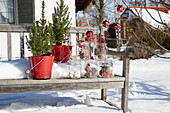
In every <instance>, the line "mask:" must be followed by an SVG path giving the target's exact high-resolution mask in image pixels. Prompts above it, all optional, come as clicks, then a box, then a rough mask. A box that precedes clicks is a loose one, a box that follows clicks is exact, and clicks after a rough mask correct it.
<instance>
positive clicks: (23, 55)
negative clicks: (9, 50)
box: [20, 32, 25, 58]
mask: <svg viewBox="0 0 170 113" xmlns="http://www.w3.org/2000/svg"><path fill="white" fill-rule="evenodd" d="M20 55H21V58H24V57H25V52H24V32H20Z"/></svg>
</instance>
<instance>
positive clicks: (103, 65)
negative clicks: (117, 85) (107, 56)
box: [98, 60, 114, 78]
mask: <svg viewBox="0 0 170 113" xmlns="http://www.w3.org/2000/svg"><path fill="white" fill-rule="evenodd" d="M98 70H99V71H98V73H99V77H106V78H108V77H113V76H114V73H113V60H99V61H98Z"/></svg>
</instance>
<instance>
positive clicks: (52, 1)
mask: <svg viewBox="0 0 170 113" xmlns="http://www.w3.org/2000/svg"><path fill="white" fill-rule="evenodd" d="M42 1H43V0H35V20H39V19H40V18H41V10H42V8H41V5H42ZM44 1H45V18H46V19H47V21H50V22H52V13H53V12H54V7H57V4H56V2H58V3H59V4H60V0H44ZM64 4H65V5H68V7H69V12H70V18H72V21H71V22H72V27H75V26H76V16H75V0H64Z"/></svg>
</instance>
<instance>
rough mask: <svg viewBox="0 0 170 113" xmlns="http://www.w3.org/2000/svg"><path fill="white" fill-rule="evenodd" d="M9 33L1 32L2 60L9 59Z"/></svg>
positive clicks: (0, 52) (0, 47) (0, 53)
mask: <svg viewBox="0 0 170 113" xmlns="http://www.w3.org/2000/svg"><path fill="white" fill-rule="evenodd" d="M7 56H8V54H7V33H3V32H1V33H0V60H7Z"/></svg>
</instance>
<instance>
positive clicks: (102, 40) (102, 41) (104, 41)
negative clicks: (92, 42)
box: [98, 38, 106, 43]
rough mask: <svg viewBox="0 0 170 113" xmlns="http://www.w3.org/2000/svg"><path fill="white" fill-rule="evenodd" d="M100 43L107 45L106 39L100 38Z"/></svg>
mask: <svg viewBox="0 0 170 113" xmlns="http://www.w3.org/2000/svg"><path fill="white" fill-rule="evenodd" d="M98 43H106V39H104V38H99V39H98Z"/></svg>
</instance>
